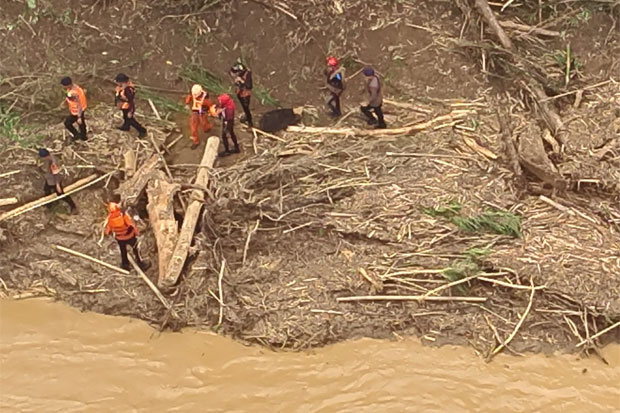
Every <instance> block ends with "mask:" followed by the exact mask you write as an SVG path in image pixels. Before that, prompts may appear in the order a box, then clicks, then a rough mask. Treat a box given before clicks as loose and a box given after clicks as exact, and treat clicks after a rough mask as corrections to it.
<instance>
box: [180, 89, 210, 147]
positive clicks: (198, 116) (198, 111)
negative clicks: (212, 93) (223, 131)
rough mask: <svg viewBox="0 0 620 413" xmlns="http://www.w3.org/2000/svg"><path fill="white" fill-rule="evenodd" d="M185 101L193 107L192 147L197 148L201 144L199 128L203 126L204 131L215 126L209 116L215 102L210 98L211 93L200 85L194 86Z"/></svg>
mask: <svg viewBox="0 0 620 413" xmlns="http://www.w3.org/2000/svg"><path fill="white" fill-rule="evenodd" d="M185 103H186V104H187V105H190V107H191V109H192V114H191V117H190V119H189V126H190V129H191V134H192V136H191V139H192V142H193V144H192V149H196V148H197V147H198V145H200V135H199V129H200V128H202V131H203V132H209V131H210V130H211V128H212V127H213V125H211V122H209V118H208V114H209V113H211V108H212V107H213V103H211V101H210V100H209V93H208V92H207V91H206V90H204V89H203V88H202V86H200V85H194V86H192V93H191V94H190V95H188V96H187V97H186V98H185Z"/></svg>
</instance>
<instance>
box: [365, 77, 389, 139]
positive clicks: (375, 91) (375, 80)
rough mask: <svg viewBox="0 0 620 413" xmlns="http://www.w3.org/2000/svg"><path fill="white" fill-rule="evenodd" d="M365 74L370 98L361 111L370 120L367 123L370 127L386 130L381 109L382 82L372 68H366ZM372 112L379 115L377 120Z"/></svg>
mask: <svg viewBox="0 0 620 413" xmlns="http://www.w3.org/2000/svg"><path fill="white" fill-rule="evenodd" d="M363 73H364V76H366V90H367V91H368V95H369V98H368V102H367V103H365V104H363V105H362V106H361V107H360V109H361V111H362V113H363V114H364V115H365V116H366V118H367V119H368V120H367V122H368V124H369V125H375V128H376V129H385V128H387V125H386V124H385V120H384V119H383V110H382V109H381V107H382V106H383V94H382V92H381V89H382V88H381V80H380V79H379V76H378V75H377V74H376V73H375V70H374V69H373V68H372V67H370V66H367V67H365V68H364V70H363ZM372 112H374V114H375V115H377V117H376V118H375V116H374V115H373V113H372Z"/></svg>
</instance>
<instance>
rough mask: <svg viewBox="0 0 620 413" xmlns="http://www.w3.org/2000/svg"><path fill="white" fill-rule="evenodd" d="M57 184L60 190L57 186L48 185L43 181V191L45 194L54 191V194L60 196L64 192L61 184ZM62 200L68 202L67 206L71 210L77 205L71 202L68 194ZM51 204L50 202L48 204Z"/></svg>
mask: <svg viewBox="0 0 620 413" xmlns="http://www.w3.org/2000/svg"><path fill="white" fill-rule="evenodd" d="M58 186H59V187H60V191H59V190H58V188H57V187H56V185H48V184H47V182H45V186H44V187H43V191H45V195H51V194H52V192H56V195H58V196H60V195H63V194H64V193H65V191H64V189H63V187H62V184H58ZM63 201H65V202H66V203H67V204H69V208H71V211H73V210H75V209H76V208H77V207H76V206H75V202H73V199H71V197H70V196H66V197H64V198H63ZM48 205H51V204H48Z"/></svg>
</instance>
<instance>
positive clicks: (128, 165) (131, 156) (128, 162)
mask: <svg viewBox="0 0 620 413" xmlns="http://www.w3.org/2000/svg"><path fill="white" fill-rule="evenodd" d="M124 158H125V179H127V178H131V177H132V176H133V175H134V174H135V173H136V167H137V162H138V159H137V158H136V151H134V150H133V149H129V150H128V151H127V152H125V154H124Z"/></svg>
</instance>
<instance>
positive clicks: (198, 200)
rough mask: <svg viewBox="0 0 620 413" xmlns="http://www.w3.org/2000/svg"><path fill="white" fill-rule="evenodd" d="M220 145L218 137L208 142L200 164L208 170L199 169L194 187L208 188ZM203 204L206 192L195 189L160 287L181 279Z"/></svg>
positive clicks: (160, 281) (168, 285) (161, 278)
mask: <svg viewBox="0 0 620 413" xmlns="http://www.w3.org/2000/svg"><path fill="white" fill-rule="evenodd" d="M219 144H220V139H219V138H218V137H216V136H212V137H210V138H209V140H208V141H207V145H206V146H205V151H204V154H203V156H202V161H201V162H200V166H201V167H203V166H207V168H199V169H198V173H197V175H196V181H195V182H194V185H197V186H198V187H207V184H208V183H209V170H210V169H211V168H212V167H213V164H214V163H215V158H216V157H217V148H218V146H219ZM203 204H204V191H202V190H200V189H195V190H194V191H192V194H191V202H190V204H189V205H188V207H187V210H186V211H185V217H184V218H183V226H182V227H181V231H180V232H179V238H178V240H177V243H176V246H175V247H174V252H173V253H172V258H171V259H170V263H169V264H168V269H167V271H166V275H165V277H160V278H159V282H158V284H159V286H160V287H162V286H164V287H171V286H173V285H174V284H175V283H176V282H177V280H178V279H179V276H180V275H181V271H183V266H184V265H185V260H186V259H187V254H188V250H189V247H190V245H191V243H192V239H193V238H194V231H195V230H196V224H197V223H198V217H199V215H200V211H201V209H202V206H203Z"/></svg>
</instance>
